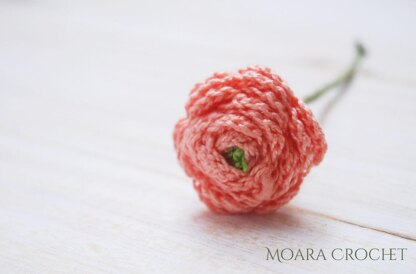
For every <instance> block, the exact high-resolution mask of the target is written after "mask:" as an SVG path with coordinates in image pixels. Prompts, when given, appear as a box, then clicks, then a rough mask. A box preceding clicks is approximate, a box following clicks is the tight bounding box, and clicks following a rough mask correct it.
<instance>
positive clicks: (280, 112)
mask: <svg viewBox="0 0 416 274" xmlns="http://www.w3.org/2000/svg"><path fill="white" fill-rule="evenodd" d="M185 109H186V117H185V118H183V119H181V120H179V121H178V123H177V124H176V126H175V129H174V134H173V139H174V145H175V150H176V152H177V157H178V160H179V162H180V164H181V166H182V167H183V169H184V170H185V172H186V174H187V175H188V176H190V177H192V178H193V185H194V188H195V189H196V191H197V192H198V195H199V198H200V199H201V201H203V202H204V203H205V204H206V205H207V206H208V208H210V209H211V210H212V211H214V212H219V213H249V212H254V213H268V212H273V211H275V210H276V209H278V208H279V207H281V206H282V205H284V204H286V203H287V202H288V201H289V200H291V199H292V198H293V197H294V196H295V195H296V194H297V193H298V191H299V188H300V185H301V184H302V181H303V178H304V177H305V176H306V175H307V174H308V173H309V171H310V169H311V168H312V166H314V165H318V164H319V163H320V162H321V161H322V159H323V157H324V154H325V152H326V150H327V144H326V141H325V136H324V134H323V132H322V129H321V128H320V126H319V124H318V122H317V121H316V120H315V118H314V116H313V114H312V112H311V111H310V110H309V108H308V107H307V106H305V104H304V103H303V102H302V101H300V100H299V99H298V98H296V97H295V96H294V94H293V92H292V91H291V90H290V88H289V87H288V86H287V84H286V83H285V82H284V81H283V80H282V79H281V78H280V77H279V76H278V75H277V74H275V73H273V72H272V71H271V69H269V68H266V67H259V66H253V67H248V68H245V69H241V70H239V71H238V72H236V73H215V74H214V75H213V76H211V77H209V78H208V79H206V80H205V81H204V82H203V83H199V84H196V85H195V87H194V88H193V89H192V91H191V93H190V96H189V101H188V102H187V104H186V106H185ZM233 148H238V149H240V150H241V151H244V154H242V152H240V151H238V152H239V154H238V156H240V157H241V156H243V157H244V159H243V160H244V161H242V163H243V165H244V170H243V168H241V169H239V168H236V166H233V165H232V164H230V161H227V157H226V155H227V153H229V151H230V149H233ZM240 160H241V159H240ZM245 162H246V163H245Z"/></svg>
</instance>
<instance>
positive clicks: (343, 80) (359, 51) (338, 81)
mask: <svg viewBox="0 0 416 274" xmlns="http://www.w3.org/2000/svg"><path fill="white" fill-rule="evenodd" d="M355 49H356V55H355V58H354V61H353V62H352V64H351V65H350V66H349V67H348V68H347V70H346V71H345V72H344V73H342V74H341V75H340V76H338V77H337V78H335V80H333V81H332V82H330V83H328V84H326V85H325V86H323V87H321V88H320V89H318V90H316V91H314V92H312V93H311V94H310V95H308V96H306V97H305V98H304V99H303V101H304V102H305V103H307V104H309V103H311V102H313V101H315V100H316V99H318V98H319V97H321V96H322V95H324V94H325V93H327V92H328V91H329V90H331V89H333V88H335V87H337V86H339V85H342V84H347V83H349V82H350V81H351V80H352V78H353V77H354V75H355V73H356V72H357V68H358V65H359V63H360V61H361V59H362V58H363V57H364V56H365V54H366V50H365V48H364V46H363V45H362V44H360V43H357V44H356V47H355Z"/></svg>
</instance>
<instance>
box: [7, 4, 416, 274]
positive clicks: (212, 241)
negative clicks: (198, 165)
mask: <svg viewBox="0 0 416 274" xmlns="http://www.w3.org/2000/svg"><path fill="white" fill-rule="evenodd" d="M211 2H213V1H204V2H200V1H165V2H161V1H146V2H144V1H143V2H140V1H133V0H131V1H80V0H79V1H30V0H27V1H12V0H8V1H4V0H3V1H0V270H1V271H0V272H1V273H172V272H173V273H201V272H204V273H214V272H216V273H240V272H243V273H266V272H274V273H322V272H323V273H344V272H345V273H416V253H415V252H416V251H415V250H416V242H415V240H416V202H415V192H416V186H415V179H416V166H415V162H416V129H415V118H416V109H415V103H414V102H415V101H416V91H415V88H416V79H415V71H416V55H415V49H416V35H415V34H416V31H415V25H416V3H415V2H413V1H407V0H402V1H358V0H357V1H355V0H354V1H351V0H348V1H347V0H345V1H319V2H316V1H315V2H314V1H281V2H280V1H266V0H260V1H217V2H216V3H211ZM363 2H364V3H363ZM355 39H360V40H361V41H363V42H364V43H365V45H366V46H367V47H368V49H369V51H370V55H369V57H368V58H367V59H366V60H365V62H364V64H363V68H362V70H361V72H360V75H359V76H358V77H357V78H356V79H355V80H356V81H355V82H354V84H353V85H352V86H351V88H350V89H349V90H348V92H347V93H346V94H344V96H343V97H342V100H340V101H339V102H338V103H337V104H336V106H335V107H334V108H333V109H332V110H331V112H330V113H329V115H326V116H325V117H323V113H324V112H325V104H327V103H328V101H329V100H330V98H329V97H330V96H329V97H328V98H326V99H325V100H323V101H322V102H321V103H318V104H315V105H313V110H314V112H315V113H316V114H317V116H318V117H321V119H322V122H323V127H324V130H325V132H326V135H327V139H328V143H329V151H328V154H327V156H326V158H325V161H324V163H323V164H322V165H321V166H320V167H319V168H316V169H314V170H313V172H312V173H311V174H310V176H308V178H307V179H306V181H305V183H304V186H303V188H302V190H301V192H300V194H299V195H298V196H297V197H296V198H295V199H294V200H293V201H292V202H291V203H290V205H288V206H286V207H285V208H283V209H282V210H280V211H279V212H277V213H276V214H273V215H267V216H222V215H221V216H220V215H215V214H212V213H210V212H208V211H207V210H206V208H205V207H204V206H203V205H202V204H201V203H200V202H199V201H198V198H197V196H196V194H195V193H194V190H193V189H192V186H191V182H190V180H189V179H188V178H186V177H185V175H184V173H183V171H182V170H181V169H180V167H179V165H178V163H177V161H176V157H175V153H174V151H173V144H172V140H171V134H172V130H173V126H174V123H175V121H176V120H177V119H179V118H180V117H181V116H182V115H183V114H184V110H183V107H184V104H185V102H186V98H187V94H188V92H189V90H190V88H191V87H192V86H193V84H194V83H195V82H197V81H200V80H203V79H204V78H206V77H207V76H209V75H210V74H212V73H213V72H214V71H223V70H236V69H238V68H239V67H243V66H246V65H250V64H261V65H266V66H270V67H272V68H273V69H274V70H275V71H277V72H278V73H279V74H281V76H282V77H283V78H285V79H286V80H287V81H288V82H289V84H290V86H291V87H292V88H293V89H294V90H295V93H296V94H297V95H299V96H303V95H305V94H306V93H307V92H308V91H310V90H312V89H314V88H316V87H317V86H319V85H320V84H321V83H323V82H325V81H327V80H328V79H330V78H332V77H333V76H335V75H336V74H337V73H339V72H340V71H341V70H342V69H343V67H344V66H345V65H346V64H347V63H348V62H349V60H350V59H351V58H352V44H353V41H354V40H355ZM266 246H268V247H271V248H285V247H289V248H293V249H296V248H307V247H312V248H315V249H320V248H323V249H328V250H329V249H332V248H335V247H344V248H345V247H349V248H358V247H365V248H371V247H377V248H382V247H386V248H390V247H393V248H394V247H401V248H408V251H407V253H406V256H405V260H404V261H390V262H389V261H384V262H382V261H368V260H367V261H363V262H350V261H348V262H345V261H341V262H334V261H326V262H313V261H304V262H302V261H292V262H286V263H283V264H280V263H278V262H275V261H267V260H266V249H265V247H266Z"/></svg>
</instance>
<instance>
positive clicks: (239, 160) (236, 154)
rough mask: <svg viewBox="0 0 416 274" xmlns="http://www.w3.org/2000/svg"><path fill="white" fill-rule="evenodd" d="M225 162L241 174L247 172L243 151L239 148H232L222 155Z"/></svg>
mask: <svg viewBox="0 0 416 274" xmlns="http://www.w3.org/2000/svg"><path fill="white" fill-rule="evenodd" d="M224 158H225V159H226V160H227V162H228V163H229V164H230V165H232V166H233V167H235V168H237V169H240V170H242V171H243V172H247V171H248V164H247V161H246V159H245V158H244V150H242V149H241V148H239V147H232V148H230V149H228V150H227V151H226V153H225V155H224Z"/></svg>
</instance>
